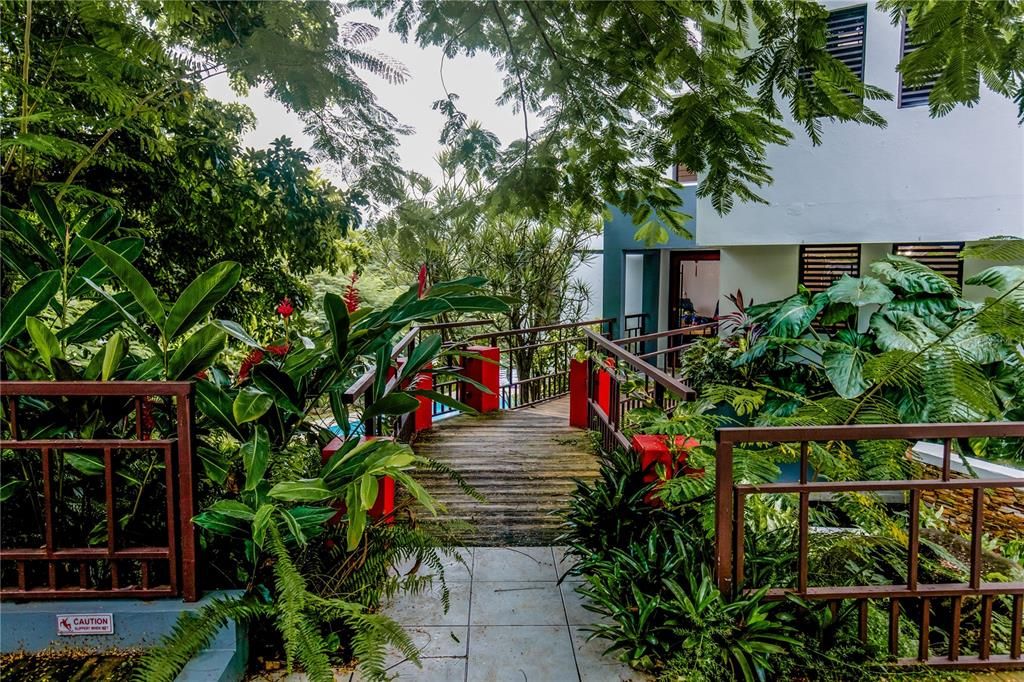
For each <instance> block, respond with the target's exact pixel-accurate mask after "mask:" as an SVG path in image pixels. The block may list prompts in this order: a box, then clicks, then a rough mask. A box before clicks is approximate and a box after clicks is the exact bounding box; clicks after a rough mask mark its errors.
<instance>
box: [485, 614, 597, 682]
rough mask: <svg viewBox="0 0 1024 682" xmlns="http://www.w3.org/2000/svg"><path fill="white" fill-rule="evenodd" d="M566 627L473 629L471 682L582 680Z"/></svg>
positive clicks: (560, 681)
mask: <svg viewBox="0 0 1024 682" xmlns="http://www.w3.org/2000/svg"><path fill="white" fill-rule="evenodd" d="M578 679H579V676H578V674H577V672H576V662H575V660H574V659H573V653H572V639H571V637H570V636H569V628H568V627H566V626H564V625H563V626H546V627H537V626H487V627H471V628H470V634H469V664H468V669H467V674H466V680H467V682H523V680H528V681H529V682H573V681H574V680H578Z"/></svg>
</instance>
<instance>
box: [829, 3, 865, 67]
mask: <svg viewBox="0 0 1024 682" xmlns="http://www.w3.org/2000/svg"><path fill="white" fill-rule="evenodd" d="M867 15H868V8H867V5H861V6H860V7H850V8H849V9H841V10H837V11H835V12H832V13H831V14H829V16H828V28H827V29H826V38H825V49H826V50H827V51H828V53H829V54H830V55H832V56H833V57H835V58H836V59H838V60H839V61H841V62H842V63H843V64H845V65H846V66H848V67H849V68H850V71H853V72H854V73H855V74H857V78H860V79H861V80H862V81H863V80H864V35H865V31H866V28H867Z"/></svg>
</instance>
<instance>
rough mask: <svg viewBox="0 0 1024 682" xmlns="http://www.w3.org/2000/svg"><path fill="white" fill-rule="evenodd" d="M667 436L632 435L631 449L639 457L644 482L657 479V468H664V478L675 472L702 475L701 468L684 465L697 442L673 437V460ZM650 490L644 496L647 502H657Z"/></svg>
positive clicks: (682, 437)
mask: <svg viewBox="0 0 1024 682" xmlns="http://www.w3.org/2000/svg"><path fill="white" fill-rule="evenodd" d="M668 438H669V437H668V436H662V435H636V436H633V451H634V452H635V453H636V454H637V455H638V456H639V457H640V467H641V469H643V471H644V483H655V482H657V481H658V480H659V476H658V473H659V472H658V469H659V465H661V466H660V468H662V469H664V473H665V479H669V478H672V477H673V476H675V475H677V474H683V475H690V474H698V475H703V474H704V470H703V469H693V468H690V467H688V466H686V460H687V457H688V456H689V450H690V449H691V448H694V447H697V446H698V445H699V444H700V443H698V442H697V441H696V440H694V439H693V438H687V437H686V436H676V437H675V439H674V448H673V449H674V450H675V453H676V456H675V461H674V462H673V461H672V453H670V452H669V440H668ZM654 492H656V490H655V491H651V492H650V493H648V494H647V496H646V497H645V498H644V501H645V502H647V503H648V504H655V505H656V504H659V502H658V500H657V499H656V498H655V497H654Z"/></svg>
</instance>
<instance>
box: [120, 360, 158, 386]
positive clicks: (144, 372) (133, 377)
mask: <svg viewBox="0 0 1024 682" xmlns="http://www.w3.org/2000/svg"><path fill="white" fill-rule="evenodd" d="M163 371H164V361H163V358H162V357H160V356H159V355H154V356H153V357H151V358H150V359H148V360H146V361H145V362H140V363H139V364H137V365H135V367H133V368H132V369H131V371H130V372H128V376H126V377H125V380H126V381H155V380H157V379H160V378H161V375H162V374H163Z"/></svg>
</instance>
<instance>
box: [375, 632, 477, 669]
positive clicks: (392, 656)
mask: <svg viewBox="0 0 1024 682" xmlns="http://www.w3.org/2000/svg"><path fill="white" fill-rule="evenodd" d="M405 631H406V632H407V633H409V638H410V639H412V643H413V645H414V646H415V647H416V650H417V651H419V654H420V659H424V658H452V657H458V656H462V657H465V655H466V642H467V640H468V639H469V628H467V627H458V626H452V627H443V626H442V627H436V626H432V627H424V626H413V625H407V626H405ZM384 660H385V661H386V662H387V664H388V665H393V664H395V663H400V662H402V661H404V660H405V656H404V655H403V654H402V653H401V652H400V651H398V650H397V649H394V648H392V647H388V651H387V653H386V654H385V657H384Z"/></svg>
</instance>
